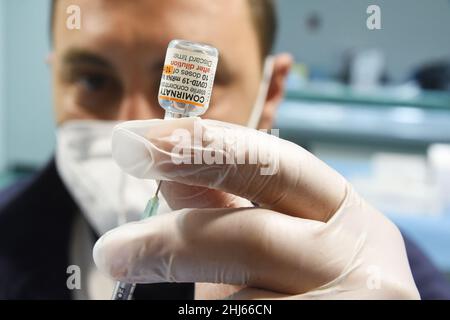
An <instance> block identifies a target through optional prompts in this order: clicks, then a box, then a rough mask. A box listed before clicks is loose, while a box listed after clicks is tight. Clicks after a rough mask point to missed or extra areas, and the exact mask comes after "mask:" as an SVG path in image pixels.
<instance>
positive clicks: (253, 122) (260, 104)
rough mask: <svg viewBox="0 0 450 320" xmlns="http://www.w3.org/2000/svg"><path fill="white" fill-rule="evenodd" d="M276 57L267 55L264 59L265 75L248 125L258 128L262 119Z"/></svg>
mask: <svg viewBox="0 0 450 320" xmlns="http://www.w3.org/2000/svg"><path fill="white" fill-rule="evenodd" d="M274 59H275V58H274V57H273V56H267V57H266V59H265V61H264V68H263V77H262V79H261V83H260V85H259V89H258V95H257V96H256V100H255V104H254V105H253V109H252V113H251V115H250V118H249V120H248V122H247V127H249V128H251V129H257V128H258V124H259V121H260V120H261V116H262V113H263V111H264V106H265V104H266V99H267V94H268V93H269V87H270V82H271V81H272V75H273V67H274Z"/></svg>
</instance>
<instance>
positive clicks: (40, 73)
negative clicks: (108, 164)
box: [0, 0, 450, 275]
mask: <svg viewBox="0 0 450 320" xmlns="http://www.w3.org/2000/svg"><path fill="white" fill-rule="evenodd" d="M371 4H377V5H378V6H380V8H381V30H369V29H368V28H367V26H366V20H367V18H368V16H369V14H367V13H366V9H367V7H368V6H369V5H371ZM278 7H279V8H278V10H279V21H280V26H279V33H278V40H277V44H276V48H275V51H276V52H281V51H288V52H291V53H292V54H293V55H294V56H295V58H296V65H295V67H294V69H293V71H292V73H291V75H290V77H289V79H288V92H287V95H286V99H285V101H284V102H283V104H282V106H281V108H280V110H279V112H278V116H277V123H276V125H275V127H276V128H279V129H280V135H281V136H282V137H283V138H285V139H289V140H292V141H294V142H296V143H298V144H300V145H302V146H304V147H305V148H308V149H309V150H310V151H312V152H313V153H315V154H316V155H318V156H319V157H320V158H321V159H322V160H324V161H325V162H327V163H328V164H330V165H331V166H332V167H334V168H335V169H336V170H337V171H339V172H340V173H342V174H343V175H344V176H345V177H347V178H348V179H349V180H350V181H351V182H352V183H353V184H354V186H355V188H356V189H357V190H358V191H359V192H360V193H361V194H362V195H363V196H364V197H365V198H367V199H368V200H369V202H371V203H372V204H374V206H376V207H377V208H379V209H380V210H382V211H383V212H384V213H385V214H386V215H388V216H389V217H390V218H391V219H392V220H393V221H394V222H396V223H397V225H398V226H399V227H400V228H401V229H402V230H403V231H404V232H405V233H407V234H408V235H409V236H410V237H411V238H413V239H414V240H416V242H417V243H418V244H419V246H421V247H422V248H423V249H424V250H425V252H426V253H427V254H428V255H429V256H430V258H431V259H432V260H433V261H434V262H435V263H436V265H437V266H438V267H439V268H440V269H441V270H443V271H444V272H446V273H447V274H449V275H450V146H449V144H450V41H449V35H450V1H448V0H433V1H426V0H396V1H392V0H384V1H383V0H376V1H366V0H345V1H335V0H319V1H318V0H302V1H298V0H279V1H278ZM48 15H49V1H47V0H21V1H17V0H0V189H2V188H5V187H7V186H8V185H10V184H11V183H13V182H14V181H16V180H17V179H20V178H23V177H26V176H28V175H29V174H30V173H32V172H33V171H35V170H36V169H37V168H39V167H40V166H41V165H43V164H44V163H45V162H46V161H47V160H48V159H49V158H50V157H51V155H52V152H53V149H54V142H55V139H54V124H53V114H52V104H51V89H50V74H49V68H48V66H47V65H46V64H45V58H46V56H47V54H48V52H49V41H48V27H49V26H48ZM324 183H326V182H324Z"/></svg>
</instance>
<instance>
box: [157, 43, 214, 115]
mask: <svg viewBox="0 0 450 320" xmlns="http://www.w3.org/2000/svg"><path fill="white" fill-rule="evenodd" d="M218 59H219V51H218V50H217V49H216V48H214V47H212V46H209V45H207V44H202V43H195V42H191V41H186V40H172V41H171V42H170V43H169V46H168V48H167V53H166V59H165V61H164V68H163V72H162V76H161V84H160V87H159V93H158V101H159V104H160V106H161V107H162V108H164V109H165V110H166V118H181V117H193V116H201V115H202V114H204V113H205V112H206V110H208V107H209V102H210V99H211V94H212V87H213V84H214V76H215V74H216V69H217V62H218Z"/></svg>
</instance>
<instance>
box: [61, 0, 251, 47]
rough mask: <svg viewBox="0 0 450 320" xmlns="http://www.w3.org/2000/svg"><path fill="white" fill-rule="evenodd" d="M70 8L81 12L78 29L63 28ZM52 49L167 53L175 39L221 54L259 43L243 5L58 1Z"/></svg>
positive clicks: (233, 1) (228, 1)
mask: <svg viewBox="0 0 450 320" xmlns="http://www.w3.org/2000/svg"><path fill="white" fill-rule="evenodd" d="M70 5H78V6H79V7H80V9H81V30H76V31H74V30H69V29H68V28H67V27H66V19H67V18H68V16H69V14H68V13H67V12H66V10H67V8H68V7H69V6H70ZM54 32H55V47H56V48H58V47H61V46H62V47H64V46H67V45H75V44H78V45H84V46H92V47H96V46H102V47H107V46H111V47H112V48H114V47H117V46H121V47H130V48H131V47H132V48H136V47H152V48H153V49H154V48H155V46H159V47H161V48H165V46H167V43H168V42H169V41H170V40H172V39H175V38H180V39H187V40H192V41H199V42H205V43H209V44H211V45H214V46H216V47H218V48H219V50H220V51H222V50H225V49H226V50H227V51H230V50H232V49H233V48H235V49H236V48H239V47H241V48H242V47H246V48H247V49H249V48H251V46H252V43H254V42H256V41H257V36H256V30H255V29H254V27H253V24H252V23H251V15H250V6H249V5H248V1H246V0H214V1H210V0H189V1H186V0H164V1H161V0H132V1H130V0H59V1H57V6H56V12H55V31H54Z"/></svg>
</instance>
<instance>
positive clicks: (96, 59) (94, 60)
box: [63, 49, 113, 69]
mask: <svg viewBox="0 0 450 320" xmlns="http://www.w3.org/2000/svg"><path fill="white" fill-rule="evenodd" d="M63 62H64V63H65V64H88V65H93V66H96V67H102V68H109V69H113V66H112V64H111V63H110V62H109V61H107V60H106V59H104V58H102V57H101V56H98V55H96V54H94V53H91V52H89V51H85V50H80V49H71V50H69V51H68V52H67V53H66V54H65V55H64V56H63Z"/></svg>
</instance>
